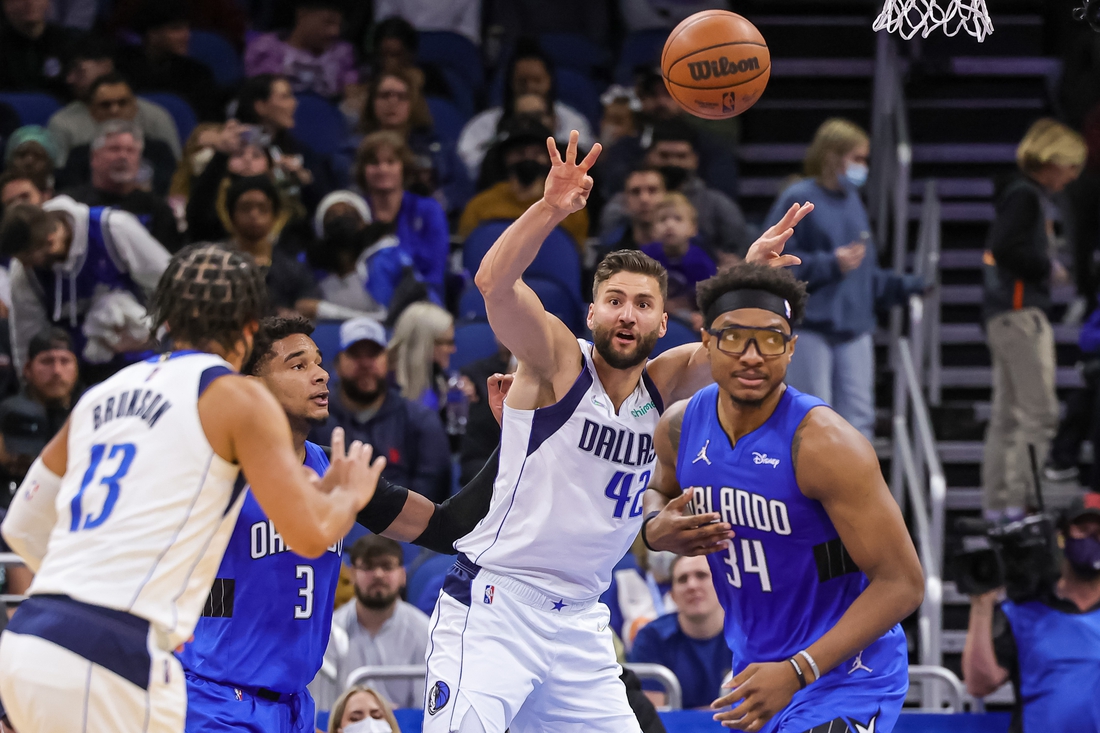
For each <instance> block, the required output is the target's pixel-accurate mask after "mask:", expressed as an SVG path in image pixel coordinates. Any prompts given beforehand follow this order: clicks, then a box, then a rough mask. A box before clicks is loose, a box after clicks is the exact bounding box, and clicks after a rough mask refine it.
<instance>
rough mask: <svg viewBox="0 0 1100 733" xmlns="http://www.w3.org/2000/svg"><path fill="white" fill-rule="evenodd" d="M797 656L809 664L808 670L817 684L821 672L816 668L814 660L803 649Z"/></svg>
mask: <svg viewBox="0 0 1100 733" xmlns="http://www.w3.org/2000/svg"><path fill="white" fill-rule="evenodd" d="M799 655H801V656H802V657H804V658H805V659H806V661H807V662H809V664H810V669H812V670H813V671H814V682H817V681H818V680H819V679H821V670H820V669H818V668H817V662H815V661H814V658H813V657H811V656H810V653H809V652H808V651H806V650H805V649H803V650H802V651H800V652H799Z"/></svg>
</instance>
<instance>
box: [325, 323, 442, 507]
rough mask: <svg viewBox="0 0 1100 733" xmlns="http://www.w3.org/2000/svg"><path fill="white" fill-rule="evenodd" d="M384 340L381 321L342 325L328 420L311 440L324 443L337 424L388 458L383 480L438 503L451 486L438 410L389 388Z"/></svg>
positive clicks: (385, 343) (326, 443)
mask: <svg viewBox="0 0 1100 733" xmlns="http://www.w3.org/2000/svg"><path fill="white" fill-rule="evenodd" d="M387 343H388V341H387V339H386V331H385V329H384V328H383V327H382V324H380V323H378V322H377V321H375V320H373V319H371V318H366V317H363V318H355V319H352V320H349V321H346V322H344V324H343V325H342V326H341V327H340V353H339V354H337V356H336V376H337V378H338V381H337V383H336V386H335V387H331V386H330V388H329V419H328V421H327V422H326V423H325V424H324V425H322V426H320V427H317V428H314V430H313V432H312V433H311V434H310V440H312V441H314V442H315V443H318V444H319V445H328V444H329V438H330V436H331V435H332V429H333V428H334V427H336V426H337V425H339V426H340V427H342V428H344V430H345V432H346V434H347V440H348V441H349V442H350V441H352V440H361V441H363V442H364V443H368V444H370V445H372V446H374V452H375V454H376V455H380V456H385V457H386V461H387V463H386V469H385V471H383V472H382V476H383V477H384V478H385V479H386V480H388V481H391V482H393V483H396V484H397V485H399V486H407V487H408V488H410V489H412V490H413V491H415V492H417V493H418V494H422V495H424V496H426V497H427V498H429V499H431V500H432V501H434V502H436V503H439V502H441V501H443V500H444V499H446V498H447V495H448V494H449V493H450V486H451V465H450V454H449V446H448V441H447V434H446V433H445V432H444V430H443V423H442V422H441V421H440V419H439V415H438V414H436V413H435V412H433V411H432V410H429V409H428V408H427V407H424V406H423V405H420V404H417V403H415V402H411V401H409V400H406V399H405V398H404V397H402V396H401V394H400V393H399V392H398V391H397V390H395V389H393V388H391V387H390V385H389V381H388V378H387V375H388V374H389V361H388V359H387V357H386V345H387Z"/></svg>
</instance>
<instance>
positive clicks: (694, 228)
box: [642, 192, 718, 328]
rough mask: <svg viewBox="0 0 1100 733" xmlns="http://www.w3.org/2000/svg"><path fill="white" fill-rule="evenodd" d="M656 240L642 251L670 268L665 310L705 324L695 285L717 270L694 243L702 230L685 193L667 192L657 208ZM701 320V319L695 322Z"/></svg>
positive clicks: (696, 323)
mask: <svg viewBox="0 0 1100 733" xmlns="http://www.w3.org/2000/svg"><path fill="white" fill-rule="evenodd" d="M654 218H655V220H656V221H655V225H654V228H653V229H654V231H653V233H654V235H655V237H656V240H657V241H655V242H653V243H652V244H647V245H645V246H644V247H642V251H643V252H645V253H646V254H647V255H649V256H650V257H652V258H653V259H655V260H657V261H658V262H660V263H661V264H662V265H663V266H664V268H665V269H666V270H668V297H667V298H666V299H665V310H666V311H667V312H668V314H669V315H674V316H677V317H679V318H681V319H684V320H686V321H689V322H691V323H692V325H693V326H694V327H695V328H702V327H703V322H702V319H701V318H699V319H696V318H694V316H695V315H696V314H697V311H698V308H697V306H696V304H695V285H696V283H698V282H699V281H701V280H706V279H707V278H708V277H711V276H713V275H716V274H718V268H717V267H715V265H714V260H712V259H711V258H710V257H708V256H707V253H706V252H704V251H703V250H702V249H700V248H699V246H698V245H695V244H692V240H693V239H695V236H696V234H697V233H698V231H699V225H698V224H697V223H696V213H695V207H694V206H692V205H691V202H690V201H688V200H687V197H686V196H684V194H682V193H679V192H673V193H669V194H665V198H664V199H663V200H662V201H661V203H659V204H657V210H656V212H655V217H654ZM696 321H698V322H696Z"/></svg>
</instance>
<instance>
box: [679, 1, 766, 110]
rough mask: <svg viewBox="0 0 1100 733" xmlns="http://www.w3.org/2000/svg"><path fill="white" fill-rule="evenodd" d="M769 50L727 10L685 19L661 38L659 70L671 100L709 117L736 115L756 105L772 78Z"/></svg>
mask: <svg viewBox="0 0 1100 733" xmlns="http://www.w3.org/2000/svg"><path fill="white" fill-rule="evenodd" d="M771 68H772V64H771V54H770V53H769V52H768V44H767V43H766V42H765V41H764V36H762V35H760V31H758V30H757V29H756V26H754V25H753V24H752V23H750V22H749V21H748V20H746V19H745V18H743V17H741V16H740V15H738V14H737V13H731V12H729V11H728V10H704V11H702V12H699V13H696V14H695V15H693V16H691V17H690V18H686V19H685V20H684V21H683V22H682V23H680V25H678V26H676V27H675V28H674V29H673V30H672V33H670V34H669V36H668V40H667V41H665V48H664V51H663V52H662V53H661V74H662V76H663V77H664V80H665V86H666V87H667V88H668V93H669V94H671V95H672V98H673V99H675V100H676V102H677V103H678V104H679V105H680V106H681V107H683V108H684V109H685V110H687V111H688V112H690V113H692V114H693V115H695V116H697V117H703V118H706V119H708V120H722V119H726V118H728V117H736V116H737V115H739V114H741V113H742V112H744V111H745V110H747V109H748V108H749V107H751V106H753V105H754V104H756V100H758V99H760V95H762V94H763V93H764V87H766V86H767V85H768V79H769V77H770V76H771Z"/></svg>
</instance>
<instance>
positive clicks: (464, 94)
mask: <svg viewBox="0 0 1100 733" xmlns="http://www.w3.org/2000/svg"><path fill="white" fill-rule="evenodd" d="M442 71H443V78H444V79H446V80H447V88H448V89H450V91H451V95H450V97H449V98H448V100H447V101H449V102H450V103H451V104H453V105H454V106H455V107H457V108H458V110H459V111H460V112H461V113H462V114H463V115H465V116H466V118H467V119H469V118H470V117H473V116H474V112H476V111H477V99H476V98H477V92H475V91H474V90H473V89H471V88H470V83H469V82H468V81H467V80H466V78H465V77H464V76H463V75H462V74H461V73H460V72H458V71H456V70H455V69H452V68H451V67H450V66H444V67H442Z"/></svg>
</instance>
